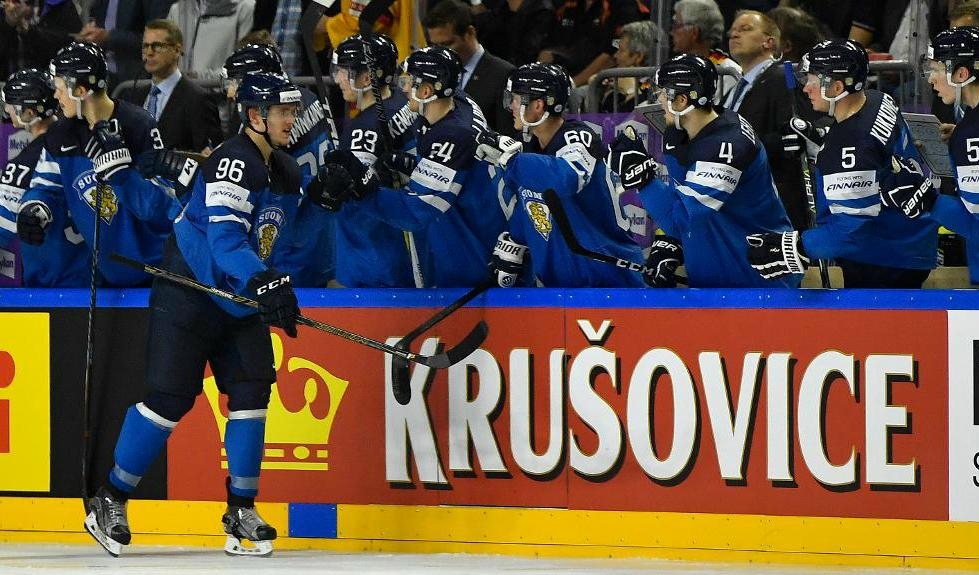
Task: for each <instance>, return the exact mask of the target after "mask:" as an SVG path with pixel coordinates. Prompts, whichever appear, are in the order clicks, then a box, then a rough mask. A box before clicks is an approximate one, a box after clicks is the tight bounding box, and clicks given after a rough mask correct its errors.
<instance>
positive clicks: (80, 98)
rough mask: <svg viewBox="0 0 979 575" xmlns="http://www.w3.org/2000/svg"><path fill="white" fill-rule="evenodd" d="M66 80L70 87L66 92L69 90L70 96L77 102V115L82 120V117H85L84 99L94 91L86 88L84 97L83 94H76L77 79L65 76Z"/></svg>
mask: <svg viewBox="0 0 979 575" xmlns="http://www.w3.org/2000/svg"><path fill="white" fill-rule="evenodd" d="M64 80H65V85H66V86H67V88H68V89H67V90H66V92H68V97H69V98H71V100H72V101H73V102H75V117H76V118H78V119H79V120H81V119H83V118H84V117H85V116H84V115H83V114H82V102H83V101H84V100H86V99H88V98H89V97H90V96H91V95H92V91H91V90H86V94H85V96H84V97H83V96H76V95H75V87H76V84H75V80H74V79H69V78H64Z"/></svg>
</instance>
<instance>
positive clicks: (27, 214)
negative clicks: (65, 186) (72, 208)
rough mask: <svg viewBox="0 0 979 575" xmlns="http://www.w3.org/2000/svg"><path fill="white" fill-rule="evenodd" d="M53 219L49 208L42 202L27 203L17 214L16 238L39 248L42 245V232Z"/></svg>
mask: <svg viewBox="0 0 979 575" xmlns="http://www.w3.org/2000/svg"><path fill="white" fill-rule="evenodd" d="M53 219H54V216H52V215H51V208H49V207H48V206H47V204H45V203H44V202H41V201H36V200H35V201H30V202H27V203H25V204H24V205H22V206H21V207H20V211H19V212H17V237H19V238H20V241H22V242H24V243H25V244H29V245H32V246H39V245H41V244H43V243H44V232H45V230H46V229H47V227H48V225H49V224H50V223H51V220H53Z"/></svg>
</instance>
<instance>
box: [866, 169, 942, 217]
mask: <svg viewBox="0 0 979 575" xmlns="http://www.w3.org/2000/svg"><path fill="white" fill-rule="evenodd" d="M937 199H938V192H937V191H936V190H935V188H934V187H932V185H931V180H930V179H929V178H926V177H925V176H924V174H922V173H921V168H919V167H918V166H917V164H915V163H914V161H912V160H905V159H902V158H899V157H897V156H892V157H891V174H890V175H885V176H884V177H883V178H881V187H880V200H881V202H882V203H883V204H884V205H885V206H889V207H892V208H897V209H899V210H901V211H902V212H904V215H905V216H907V217H909V218H911V219H914V218H917V217H919V216H921V214H923V213H925V212H929V211H931V208H932V206H934V205H935V201H936V200H937Z"/></svg>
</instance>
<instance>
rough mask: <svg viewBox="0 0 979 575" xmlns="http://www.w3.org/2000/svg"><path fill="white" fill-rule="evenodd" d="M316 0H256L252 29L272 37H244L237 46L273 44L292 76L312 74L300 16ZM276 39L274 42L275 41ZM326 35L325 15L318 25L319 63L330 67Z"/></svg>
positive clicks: (325, 67)
mask: <svg viewBox="0 0 979 575" xmlns="http://www.w3.org/2000/svg"><path fill="white" fill-rule="evenodd" d="M312 3H313V0H256V1H255V16H254V22H253V23H252V33H255V32H265V33H266V34H268V36H269V38H268V39H264V40H260V41H257V39H256V38H248V39H247V41H246V39H244V38H243V39H242V40H240V41H239V42H238V47H239V48H240V47H241V46H244V45H246V44H272V43H274V44H275V46H276V47H277V49H278V50H279V53H280V54H282V65H283V67H284V68H285V71H286V72H287V73H288V74H289V75H290V76H309V75H311V74H312V71H311V69H310V67H309V62H308V61H307V56H306V46H305V45H304V44H303V37H302V31H301V30H300V29H299V19H300V18H301V17H302V14H303V12H305V11H306V8H308V7H309V5H310V4H312ZM273 41H274V42H273ZM328 43H329V42H328V39H327V36H326V17H325V16H324V17H323V18H321V19H320V25H319V26H318V27H317V34H316V36H315V40H314V45H316V47H317V52H316V53H317V54H318V55H320V56H321V57H320V67H321V68H322V69H323V70H328V69H329V66H330V62H329V58H328V57H327V56H328V55H327V54H325V53H324V52H323V50H325V48H327V47H328Z"/></svg>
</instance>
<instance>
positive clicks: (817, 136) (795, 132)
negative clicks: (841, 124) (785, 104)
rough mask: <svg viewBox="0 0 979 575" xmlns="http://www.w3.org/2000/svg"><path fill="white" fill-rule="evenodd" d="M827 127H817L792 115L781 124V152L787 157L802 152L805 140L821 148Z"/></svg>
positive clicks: (804, 147)
mask: <svg viewBox="0 0 979 575" xmlns="http://www.w3.org/2000/svg"><path fill="white" fill-rule="evenodd" d="M828 131H829V130H828V129H827V128H817V127H815V126H813V125H812V123H810V122H807V121H805V120H803V119H802V118H800V117H798V116H793V117H792V119H791V120H789V121H788V122H786V123H785V125H784V126H782V152H783V153H784V154H785V155H786V156H787V157H792V156H797V155H799V154H800V153H802V152H804V151H805V149H806V144H807V142H808V143H810V144H812V145H814V146H816V147H817V148H821V147H822V146H823V141H824V140H825V139H826V133H827V132H828Z"/></svg>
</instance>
